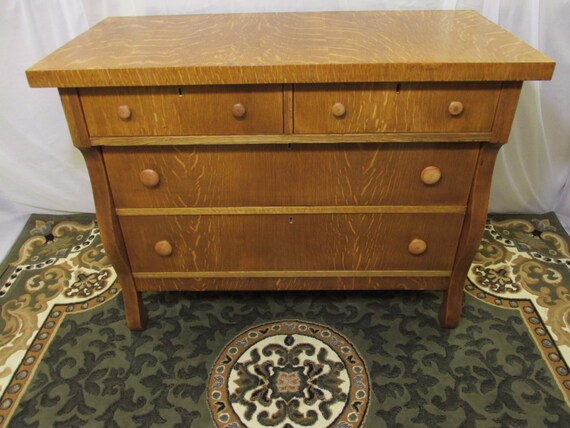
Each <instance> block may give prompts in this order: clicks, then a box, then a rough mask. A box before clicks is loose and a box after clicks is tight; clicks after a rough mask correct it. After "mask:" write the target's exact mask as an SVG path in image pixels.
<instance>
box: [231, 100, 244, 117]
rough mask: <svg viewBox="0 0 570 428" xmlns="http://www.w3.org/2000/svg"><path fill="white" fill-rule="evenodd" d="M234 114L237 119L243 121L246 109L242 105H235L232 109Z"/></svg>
mask: <svg viewBox="0 0 570 428" xmlns="http://www.w3.org/2000/svg"><path fill="white" fill-rule="evenodd" d="M232 114H233V115H234V117H235V118H236V119H241V118H243V117H244V116H245V107H244V105H243V104H241V103H237V104H234V105H233V107H232Z"/></svg>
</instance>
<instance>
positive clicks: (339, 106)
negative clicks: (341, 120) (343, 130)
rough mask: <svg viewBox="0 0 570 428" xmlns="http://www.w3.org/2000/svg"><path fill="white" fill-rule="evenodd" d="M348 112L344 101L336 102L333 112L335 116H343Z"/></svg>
mask: <svg viewBox="0 0 570 428" xmlns="http://www.w3.org/2000/svg"><path fill="white" fill-rule="evenodd" d="M345 113H346V107H345V106H344V104H343V103H335V104H334V105H333V106H332V114H333V116H334V117H343V116H344V114H345Z"/></svg>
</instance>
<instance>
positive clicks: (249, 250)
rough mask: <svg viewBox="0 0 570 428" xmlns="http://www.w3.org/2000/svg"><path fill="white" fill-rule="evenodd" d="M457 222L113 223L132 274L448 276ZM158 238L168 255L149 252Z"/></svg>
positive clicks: (453, 217)
mask: <svg viewBox="0 0 570 428" xmlns="http://www.w3.org/2000/svg"><path fill="white" fill-rule="evenodd" d="M462 221H463V216H462V215H460V214H323V215H311V214H299V215H278V214H277V215H241V216H223V215H212V216H156V217H153V216H144V217H120V222H121V227H122V229H123V233H124V235H125V240H126V243H127V247H128V253H129V260H130V262H131V266H132V269H133V272H210V271H253V270H257V271H281V270H293V271H308V270H450V269H451V268H452V266H453V258H454V255H455V249H456V243H457V239H458V237H459V232H460V230H461V224H462ZM157 225H160V227H157ZM444 228H445V230H446V233H440V231H441V230H443V229H444ZM414 238H421V239H424V240H425V241H426V242H427V243H428V251H426V253H424V254H423V255H421V256H419V257H418V256H413V255H411V254H409V253H408V244H409V242H410V241H411V240H412V239H414ZM161 240H167V241H169V242H170V243H171V244H172V247H173V253H172V255H171V256H170V257H160V256H158V255H156V253H155V252H154V251H153V247H154V245H155V243H156V242H158V241H161Z"/></svg>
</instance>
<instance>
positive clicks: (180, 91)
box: [178, 87, 183, 97]
mask: <svg viewBox="0 0 570 428" xmlns="http://www.w3.org/2000/svg"><path fill="white" fill-rule="evenodd" d="M182 95H183V92H182V88H181V87H178V96H179V97H181V96H182Z"/></svg>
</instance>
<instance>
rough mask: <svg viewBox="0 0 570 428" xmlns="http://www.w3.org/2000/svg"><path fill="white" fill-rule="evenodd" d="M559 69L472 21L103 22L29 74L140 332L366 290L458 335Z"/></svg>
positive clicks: (349, 16)
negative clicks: (75, 164)
mask: <svg viewBox="0 0 570 428" xmlns="http://www.w3.org/2000/svg"><path fill="white" fill-rule="evenodd" d="M553 70H554V62H553V61H552V60H551V59H549V58H548V57H546V56H544V55H543V54H541V53H540V52H538V51H536V50H535V49H533V48H532V47H530V46H528V45H527V44H525V43H523V42H522V41H520V40H519V39H517V38H516V37H514V36H513V35H511V34H510V33H508V32H507V31H505V30H503V29H501V28H500V27H498V26H496V25H495V24H493V23H491V22H490V21H488V20H486V19H485V18H483V17H481V16H480V15H478V14H477V13H475V12H472V11H378V12H370V11H367V12H325V13H268V14H233V15H192V16H162V17H156V16H155V17H121V18H108V19H106V20H104V21H102V22H101V23H99V24H97V25H96V26H94V27H93V28H91V29H89V30H88V31H87V32H85V33H84V34H82V35H80V36H79V37H77V38H76V39H74V40H72V41H71V42H69V43H68V44H66V45H65V46H63V47H61V48H60V49H58V50H57V51H55V52H53V53H52V54H51V55H49V56H48V57H46V58H44V59H43V60H41V61H40V62H38V63H37V64H35V65H34V66H32V67H31V68H30V69H28V70H27V77H28V81H29V83H30V85H31V86H32V87H57V88H59V94H60V98H61V102H62V104H63V109H64V111H65V114H66V117H67V121H68V125H69V129H70V132H71V136H72V140H73V144H74V145H75V146H76V147H77V148H78V149H80V150H81V152H82V153H83V155H84V157H85V161H86V163H87V168H88V171H89V175H90V178H91V183H92V187H93V194H94V199H95V206H96V211H97V220H98V224H99V227H100V230H101V236H102V239H103V244H104V246H105V249H106V252H107V254H108V256H109V258H110V260H111V262H112V263H113V266H114V267H115V269H116V271H117V274H118V278H119V281H120V284H121V286H122V290H123V296H124V306H125V316H126V322H127V324H128V326H129V327H130V328H131V329H143V328H144V327H145V323H146V320H147V317H146V313H145V310H144V306H143V304H142V300H141V293H144V292H149V291H178V290H193V291H211V290H233V291H236V290H259V291H264V290H284V291H285V290H320V291H321V292H330V291H329V290H339V291H340V290H357V289H371V290H389V289H390V290H439V291H441V292H442V303H441V310H440V314H439V322H440V324H441V326H442V327H447V328H453V327H455V326H457V324H458V322H459V320H460V315H461V306H462V295H463V286H464V282H465V279H466V274H467V271H468V268H469V266H470V263H471V261H472V258H473V256H474V254H475V251H476V250H477V247H478V245H479V242H480V239H481V236H482V233H483V227H484V223H485V219H486V214H487V208H488V199H489V191H490V185H491V177H492V173H493V165H494V162H495V158H496V156H497V153H498V151H499V149H500V148H501V146H502V144H504V143H506V142H507V140H508V136H509V131H510V128H511V123H512V121H513V117H514V114H515V110H516V106H517V101H518V98H519V93H520V91H521V86H522V83H523V81H525V80H548V79H550V78H551V76H552V73H553ZM377 298H378V299H382V298H383V296H382V293H381V292H379V293H378V294H377Z"/></svg>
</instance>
